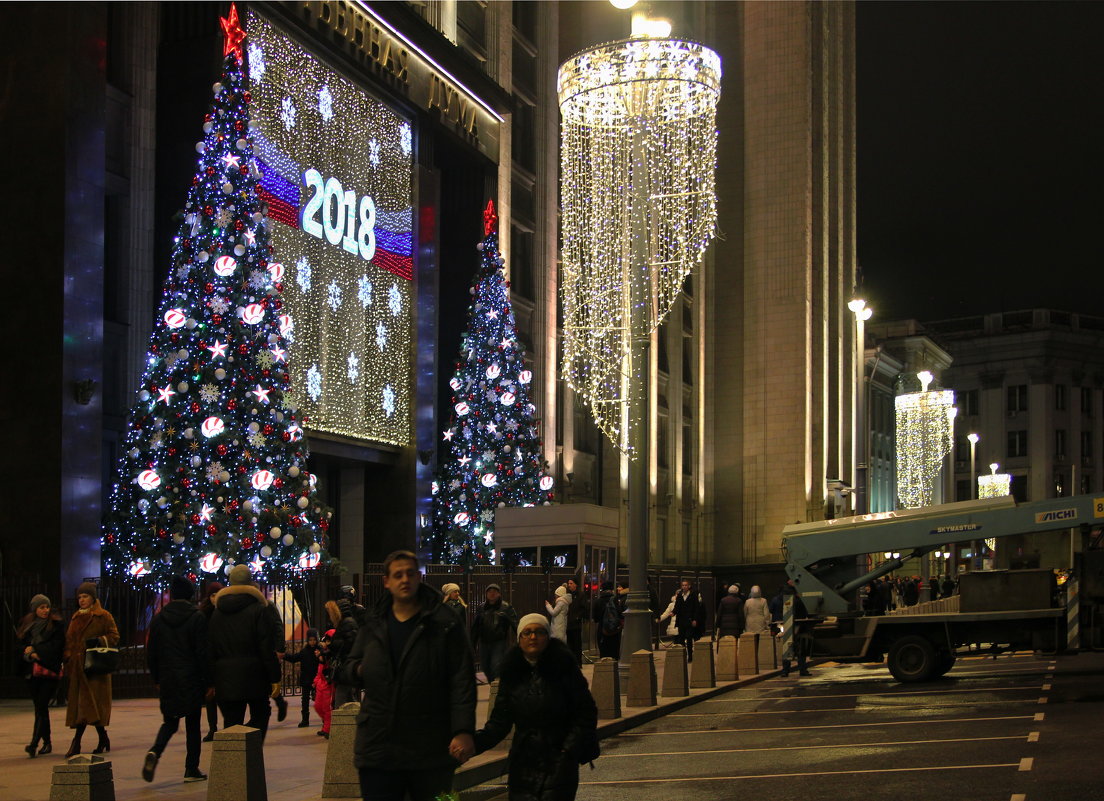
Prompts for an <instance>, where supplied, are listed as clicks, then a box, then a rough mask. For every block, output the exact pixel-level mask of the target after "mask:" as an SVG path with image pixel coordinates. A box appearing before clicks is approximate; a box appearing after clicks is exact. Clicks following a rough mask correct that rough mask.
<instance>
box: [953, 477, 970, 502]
mask: <svg viewBox="0 0 1104 801" xmlns="http://www.w3.org/2000/svg"><path fill="white" fill-rule="evenodd" d="M970 483H971V481H970V479H963V478H960V479H958V481H956V482H955V500H956V501H970V500H973V498H974V493H972V492H971V491H970Z"/></svg>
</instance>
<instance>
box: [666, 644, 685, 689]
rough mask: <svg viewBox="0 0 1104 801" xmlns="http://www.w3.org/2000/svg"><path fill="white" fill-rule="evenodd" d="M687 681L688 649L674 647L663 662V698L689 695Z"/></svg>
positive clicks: (668, 650) (669, 649) (678, 646)
mask: <svg viewBox="0 0 1104 801" xmlns="http://www.w3.org/2000/svg"><path fill="white" fill-rule="evenodd" d="M689 694H690V690H689V689H688V687H687V681H686V649H685V648H684V647H683V646H681V645H672V646H671V647H670V648H668V649H667V658H666V659H664V660H663V697H664V698H680V697H682V696H684V695H689Z"/></svg>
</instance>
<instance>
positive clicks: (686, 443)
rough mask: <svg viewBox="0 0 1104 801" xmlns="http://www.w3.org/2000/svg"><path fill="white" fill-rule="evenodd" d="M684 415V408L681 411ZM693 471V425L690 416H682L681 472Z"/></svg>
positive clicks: (689, 473)
mask: <svg viewBox="0 0 1104 801" xmlns="http://www.w3.org/2000/svg"><path fill="white" fill-rule="evenodd" d="M683 414H684V415H685V414H686V412H685V410H684V411H683ZM693 472H694V427H693V425H692V424H691V422H690V418H689V417H686V416H684V417H683V418H682V474H683V475H686V476H688V475H691V474H692V473H693Z"/></svg>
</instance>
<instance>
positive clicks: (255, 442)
mask: <svg viewBox="0 0 1104 801" xmlns="http://www.w3.org/2000/svg"><path fill="white" fill-rule="evenodd" d="M249 444H250V445H252V446H253V447H254V448H263V447H264V446H265V435H264V434H262V433H261V432H260V431H254V432H253V433H252V434H250V435H249Z"/></svg>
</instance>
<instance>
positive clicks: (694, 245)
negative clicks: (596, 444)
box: [557, 39, 721, 453]
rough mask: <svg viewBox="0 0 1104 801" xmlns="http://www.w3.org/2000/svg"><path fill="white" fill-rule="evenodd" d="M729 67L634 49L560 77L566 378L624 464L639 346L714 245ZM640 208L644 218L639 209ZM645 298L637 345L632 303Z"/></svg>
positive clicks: (600, 56) (680, 52)
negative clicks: (724, 77) (634, 352)
mask: <svg viewBox="0 0 1104 801" xmlns="http://www.w3.org/2000/svg"><path fill="white" fill-rule="evenodd" d="M720 81H721V60H720V58H719V57H718V56H717V54H716V53H714V52H713V51H712V50H709V49H707V48H705V47H703V46H701V45H699V44H696V43H694V42H685V41H680V40H675V39H630V40H625V41H620V42H614V43H612V44H604V45H600V46H597V47H593V48H590V49H588V50H585V51H583V52H582V53H579V54H578V55H576V56H574V57H573V58H571V59H569V60H568V61H566V62H565V63H564V64H563V66H562V67H560V71H559V75H558V84H557V89H558V93H559V102H560V112H561V114H562V117H563V125H562V147H561V162H560V164H561V179H562V189H563V191H562V198H563V215H562V220H563V280H562V281H561V287H562V294H563V309H564V342H563V348H564V376H565V378H566V380H567V382H568V384H569V385H570V386H571V387H572V388H573V389H574V391H575V392H577V393H579V395H580V396H581V397H582V398H583V399H585V400H586V402H587V403H588V405H589V406H590V408H591V411H592V412H593V414H594V419H595V421H596V422H597V424H598V426H599V428H600V429H601V430H602V431H603V432H604V433H605V434H606V436H608V437H609V439H610V441H611V442H612V443H613V444H614V445H615V446H616V447H618V448H619V449H621V450H622V451H624V452H626V453H628V452H629V451H630V450H631V449H630V447H629V442H630V441H631V437H630V431H631V430H632V429H634V428H635V427H637V426H639V425H642V424H643V422H644V421H643V420H635V419H629V415H628V413H627V411H626V409H627V408H628V407H629V406H630V405H631V403H630V401H631V400H632V397H631V396H632V394H634V393H635V392H638V391H641V390H642V389H643V380H642V377H641V376H634V375H631V372H632V371H631V369H630V368H629V361H630V360H629V353H630V350H631V343H632V340H633V338H634V337H644V336H647V335H648V334H649V333H650V332H651V331H652V330H654V329H655V328H656V327H657V326H658V325H659V324H660V323H661V322H662V321H663V320H664V318H665V317H666V316H667V314H668V312H669V311H670V309H671V305H672V303H673V302H674V300H675V298H676V297H677V296H678V293H679V291H680V289H681V288H682V284H683V282H684V280H685V278H686V276H687V275H688V274H689V273H690V271H691V270H692V269H693V268H694V267H695V266H696V265H697V264H698V263H699V262H700V261H701V258H702V255H703V254H704V252H705V248H706V247H707V246H708V244H709V241H710V239H712V237H713V235H714V226H715V223H716V215H717V211H716V198H715V195H714V172H715V170H716V163H717V158H716V148H717V125H716V106H717V99H718V97H719V95H720ZM640 198H645V199H646V201H645V202H646V207H645V208H639V206H640V200H639V199H640ZM634 296H635V297H638V298H645V299H646V302H645V303H646V305H647V309H646V310H645V313H643V314H640V313H638V314H637V318H638V320H639V321H640V322H638V323H637V325H638V327H639V328H641V329H642V330H637V331H633V330H632V327H633V326H632V324H631V318H632V314H631V311H632V308H631V301H630V298H632V297H634Z"/></svg>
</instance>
